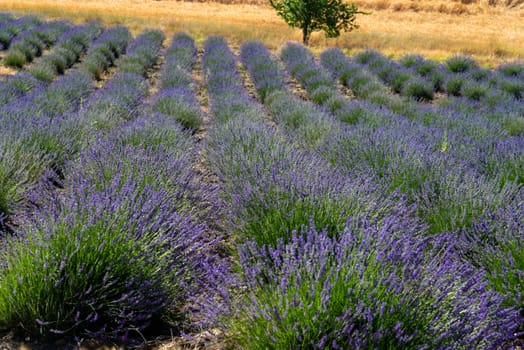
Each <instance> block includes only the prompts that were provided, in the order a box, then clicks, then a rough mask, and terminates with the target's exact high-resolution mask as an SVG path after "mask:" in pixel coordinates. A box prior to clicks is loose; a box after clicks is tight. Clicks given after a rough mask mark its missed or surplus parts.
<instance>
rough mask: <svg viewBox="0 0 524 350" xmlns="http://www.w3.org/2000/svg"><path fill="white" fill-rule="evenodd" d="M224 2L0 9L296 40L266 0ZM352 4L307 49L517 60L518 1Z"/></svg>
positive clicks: (110, 1)
mask: <svg viewBox="0 0 524 350" xmlns="http://www.w3.org/2000/svg"><path fill="white" fill-rule="evenodd" d="M224 1H225V2H231V1H233V2H234V3H218V2H181V1H173V0H157V1H154V0H85V1H81V2H80V1H73V0H46V1H34V0H33V1H31V0H17V1H6V0H0V9H2V10H8V11H13V12H16V13H18V14H25V13H35V14H40V15H43V16H45V17H47V18H69V19H72V20H73V21H75V22H82V21H85V20H87V19H100V20H102V21H103V22H104V23H106V24H125V25H126V26H128V27H130V28H131V30H133V31H135V32H138V31H140V30H141V29H143V28H146V27H156V28H161V29H162V30H164V31H165V32H166V33H167V34H168V36H169V35H170V34H171V33H174V32H176V31H179V30H186V31H188V32H190V33H191V34H192V35H194V36H195V37H196V38H198V39H202V38H204V37H206V36H208V35H212V34H216V35H223V36H226V37H227V38H228V39H229V40H230V41H231V43H232V44H233V45H235V44H238V43H240V42H242V41H244V40H249V39H257V40H261V41H263V42H264V43H265V44H266V45H268V46H269V47H270V48H278V47H280V46H281V45H282V44H283V43H285V42H286V41H289V40H300V33H299V31H298V30H293V29H290V28H288V27H287V26H286V24H285V23H284V22H283V21H282V20H281V19H280V18H279V17H277V16H276V14H275V12H274V11H273V10H272V9H271V8H270V7H269V6H268V5H267V2H266V1H263V0H247V1H246V0H224ZM488 2H489V3H488ZM356 3H357V5H359V7H360V8H361V9H363V10H365V11H369V12H371V13H372V14H371V15H369V16H360V17H359V18H358V21H357V22H358V23H359V24H360V28H359V29H358V30H356V31H354V32H351V33H344V34H343V35H342V36H341V37H340V38H338V39H325V38H324V36H323V35H322V34H320V33H316V34H314V35H313V37H312V40H311V46H312V48H313V50H316V51H320V50H321V49H323V48H324V47H327V46H339V47H341V48H344V49H346V50H347V51H348V52H354V51H358V50H361V49H365V48H373V49H377V50H381V51H383V52H384V53H386V54H389V55H393V56H394V57H398V56H401V55H403V54H406V53H419V54H422V55H424V56H427V57H429V58H433V59H439V60H440V59H444V58H446V57H448V56H449V55H452V54H455V53H464V54H469V55H472V56H473V57H475V58H476V59H477V60H478V61H479V62H480V63H481V64H484V65H488V66H493V65H496V64H498V63H500V62H504V61H510V60H514V59H524V45H522V43H524V7H523V5H522V3H524V1H522V0H488V1H486V2H484V1H482V2H480V1H478V0H477V1H475V0H456V1H449V0H448V1H445V0H437V1H430V0H419V1H415V0H357V2H356ZM490 4H491V5H490ZM493 5H495V6H493Z"/></svg>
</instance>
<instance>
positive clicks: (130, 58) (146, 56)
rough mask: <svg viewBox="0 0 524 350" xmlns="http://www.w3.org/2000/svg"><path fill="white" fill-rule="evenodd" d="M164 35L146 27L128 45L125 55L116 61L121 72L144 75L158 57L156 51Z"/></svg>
mask: <svg viewBox="0 0 524 350" xmlns="http://www.w3.org/2000/svg"><path fill="white" fill-rule="evenodd" d="M164 39H165V35H164V33H163V32H161V31H160V30H156V29H147V30H145V31H144V32H143V33H141V34H140V35H138V36H137V37H136V38H135V40H134V41H133V42H132V43H131V44H130V45H129V47H128V48H127V51H126V55H125V56H122V57H121V58H120V59H119V60H118V62H117V63H116V64H117V66H118V71H119V72H121V73H134V74H138V75H142V76H145V74H146V72H147V70H148V69H150V68H151V67H153V65H154V64H155V63H156V61H157V59H158V51H159V50H160V47H161V46H162V42H163V41H164Z"/></svg>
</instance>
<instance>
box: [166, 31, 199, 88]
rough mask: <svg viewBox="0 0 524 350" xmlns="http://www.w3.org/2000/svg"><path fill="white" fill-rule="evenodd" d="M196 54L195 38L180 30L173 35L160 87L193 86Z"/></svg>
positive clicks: (167, 51)
mask: <svg viewBox="0 0 524 350" xmlns="http://www.w3.org/2000/svg"><path fill="white" fill-rule="evenodd" d="M196 55H197V47H196V44H195V40H194V39H193V38H192V37H191V36H190V35H189V34H187V33H184V32H178V33H176V34H175V35H173V38H172V40H171V45H170V46H169V47H168V48H167V50H166V54H165V63H164V67H163V68H162V72H161V78H160V87H161V88H162V89H165V88H169V87H190V88H191V87H193V86H194V85H195V82H194V79H193V77H192V75H191V73H192V70H193V66H194V65H195V63H196Z"/></svg>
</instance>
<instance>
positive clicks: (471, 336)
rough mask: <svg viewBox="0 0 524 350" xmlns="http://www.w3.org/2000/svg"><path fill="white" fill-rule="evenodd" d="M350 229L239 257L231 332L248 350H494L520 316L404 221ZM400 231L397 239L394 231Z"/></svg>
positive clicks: (249, 250)
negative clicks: (239, 288)
mask: <svg viewBox="0 0 524 350" xmlns="http://www.w3.org/2000/svg"><path fill="white" fill-rule="evenodd" d="M403 212H404V214H405V209H402V208H400V209H399V213H397V216H395V217H390V218H387V219H385V220H383V221H382V224H381V225H380V226H377V225H376V223H375V222H374V221H373V220H369V219H365V218H364V219H363V218H360V219H356V220H354V221H349V222H348V223H347V224H346V226H345V228H344V230H343V231H341V232H340V234H339V235H338V236H337V238H334V237H332V236H331V235H329V234H328V233H327V231H325V230H323V231H322V230H317V229H315V228H314V227H310V228H307V227H304V228H302V229H301V230H300V231H295V232H293V234H292V238H291V239H290V241H289V243H287V244H284V243H282V242H280V243H279V244H278V245H277V246H276V247H273V248H272V247H267V246H264V247H261V246H259V245H256V244H253V243H247V244H245V245H243V246H242V247H241V249H240V264H241V266H242V269H243V275H244V279H243V283H245V288H246V293H245V295H244V296H243V297H240V298H238V299H236V302H234V303H233V306H232V309H231V311H230V313H231V314H230V315H231V316H229V317H226V321H225V323H226V325H227V327H228V328H227V329H228V331H229V332H230V334H231V338H232V341H233V342H234V344H235V346H238V347H239V348H242V349H268V348H271V349H272V348H275V349H303V348H308V349H326V348H330V349H397V348H402V349H437V348H438V349H470V348H472V347H474V348H476V349H493V348H497V347H498V346H501V345H502V344H504V341H505V340H507V339H509V338H511V337H512V336H513V332H515V330H516V327H517V322H516V320H518V318H519V316H518V313H517V312H516V311H515V310H514V309H511V308H506V307H505V306H504V303H503V300H504V299H503V297H502V296H501V295H499V294H497V293H495V292H494V291H492V290H489V289H488V288H486V285H485V283H484V275H483V274H482V273H481V272H479V270H477V269H476V268H474V267H473V266H471V265H469V264H465V263H462V262H460V260H458V259H457V257H456V256H455V255H454V253H453V243H452V241H451V240H449V239H445V238H443V239H442V238H441V239H437V240H434V241H433V242H432V243H431V244H429V242H427V241H419V240H417V239H415V238H414V236H413V235H414V234H415V235H416V234H417V231H418V230H420V229H421V228H420V227H419V226H418V225H417V224H416V222H413V221H411V220H410V219H409V215H408V216H407V217H406V216H404V215H402V213H403ZM399 228H401V229H400V230H401V232H399V233H397V234H395V233H394V232H395V231H397V230H398V229H399Z"/></svg>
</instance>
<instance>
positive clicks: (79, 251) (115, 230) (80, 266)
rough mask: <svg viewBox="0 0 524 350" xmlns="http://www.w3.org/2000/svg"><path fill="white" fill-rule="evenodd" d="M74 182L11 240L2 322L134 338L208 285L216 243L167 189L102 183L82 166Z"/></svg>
mask: <svg viewBox="0 0 524 350" xmlns="http://www.w3.org/2000/svg"><path fill="white" fill-rule="evenodd" d="M66 188H67V194H66V195H65V198H62V199H56V200H55V201H54V202H53V203H52V204H51V205H49V207H48V208H47V209H45V210H41V211H39V212H38V213H37V214H36V215H35V218H34V220H33V224H32V225H31V226H30V227H31V228H30V229H27V230H26V231H24V232H20V234H21V238H13V239H10V240H8V242H7V245H8V247H9V249H8V250H7V251H6V254H5V260H4V265H3V267H2V269H1V270H0V275H1V276H2V281H4V282H5V283H2V287H0V289H1V290H0V299H1V302H0V304H1V306H0V315H1V321H0V325H1V326H2V328H4V329H5V328H6V327H8V328H11V329H17V328H19V327H21V328H23V329H24V331H25V332H30V333H32V334H33V335H35V336H37V335H40V336H45V337H47V338H52V337H54V336H60V337H63V336H73V335H75V336H79V337H80V336H84V335H89V336H94V337H97V338H102V339H110V340H115V341H124V342H129V341H133V340H134V339H135V340H136V339H140V335H141V334H142V333H144V332H145V331H147V329H148V327H149V326H150V325H151V324H152V323H154V322H155V321H156V320H159V319H160V317H161V316H162V315H163V314H164V313H167V312H168V311H170V310H175V309H179V308H180V307H181V306H183V304H184V301H185V300H186V299H187V298H189V297H190V296H191V295H192V294H193V293H195V292H196V291H198V290H199V289H201V288H206V281H205V273H206V272H207V271H205V270H204V269H203V268H204V267H205V266H207V265H209V264H211V263H212V261H213V259H216V257H215V256H214V255H213V253H212V252H211V251H210V250H211V249H212V246H213V245H214V243H213V241H212V240H210V239H209V238H207V237H206V236H205V230H204V229H205V228H204V227H203V226H202V225H199V224H195V223H193V222H192V220H191V218H190V217H189V216H187V215H182V214H180V213H178V212H177V211H176V210H175V209H174V207H173V204H174V203H176V199H175V198H173V197H172V196H171V195H169V194H168V193H167V192H165V191H163V190H159V191H154V190H152V189H151V188H149V187H147V186H146V187H145V188H144V187H143V186H138V185H137V184H136V182H134V181H133V180H132V179H129V178H127V179H126V178H122V177H118V176H117V177H116V178H114V179H112V180H111V181H110V183H108V184H106V186H104V187H102V188H99V187H98V186H97V185H96V183H94V182H93V179H90V178H89V176H84V175H83V174H82V171H79V172H73V174H72V176H71V177H70V180H69V181H68V182H67V183H66ZM31 271H32V272H31Z"/></svg>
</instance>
